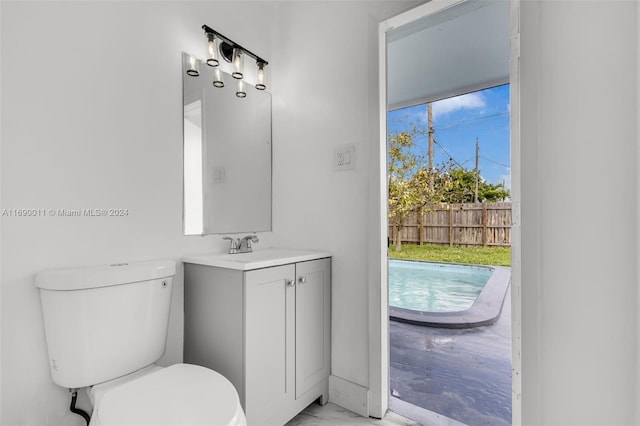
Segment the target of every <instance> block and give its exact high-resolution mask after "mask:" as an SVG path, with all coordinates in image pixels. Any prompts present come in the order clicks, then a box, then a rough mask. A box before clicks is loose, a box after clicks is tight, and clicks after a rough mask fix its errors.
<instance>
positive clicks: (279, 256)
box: [182, 248, 331, 271]
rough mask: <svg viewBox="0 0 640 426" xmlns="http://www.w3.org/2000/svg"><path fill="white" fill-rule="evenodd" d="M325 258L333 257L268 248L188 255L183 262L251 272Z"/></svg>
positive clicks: (317, 252)
mask: <svg viewBox="0 0 640 426" xmlns="http://www.w3.org/2000/svg"><path fill="white" fill-rule="evenodd" d="M325 257H331V253H330V252H328V251H310V250H290V249H277V248H266V249H256V250H255V251H253V252H251V253H237V254H194V255H187V256H185V257H183V258H182V261H183V262H184V263H194V264H196V265H205V266H215V267H218V268H227V269H236V270H239V271H250V270H252V269H261V268H269V267H271V266H279V265H287V264H290V263H296V262H305V261H308V260H316V259H322V258H325Z"/></svg>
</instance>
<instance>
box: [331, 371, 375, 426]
mask: <svg viewBox="0 0 640 426" xmlns="http://www.w3.org/2000/svg"><path fill="white" fill-rule="evenodd" d="M329 402H332V403H334V404H336V405H339V406H340V407H343V408H346V409H347V410H349V411H353V412H354V413H356V414H359V415H361V416H362V417H369V392H368V389H367V388H365V387H364V386H360V385H358V384H356V383H353V382H350V381H348V380H345V379H343V378H341V377H338V376H333V375H331V376H329Z"/></svg>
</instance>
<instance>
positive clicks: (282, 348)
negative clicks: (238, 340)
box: [244, 265, 295, 425]
mask: <svg viewBox="0 0 640 426" xmlns="http://www.w3.org/2000/svg"><path fill="white" fill-rule="evenodd" d="M294 279H295V267H294V266H293V265H285V266H278V267H273V268H265V269H259V270H255V271H248V272H246V273H245V355H244V356H245V384H246V387H245V395H246V406H245V408H246V415H247V422H248V424H250V425H260V424H266V423H268V422H269V420H270V419H271V418H272V417H274V416H276V417H277V416H278V415H279V414H280V413H281V412H282V411H283V410H286V407H287V405H288V404H290V401H293V400H294V394H295V392H294V386H295V382H294V374H295V371H294V363H293V359H294V356H295V353H294V350H295V345H294V338H295V329H294V324H293V320H294V317H295V306H294V304H295V287H294V286H293V284H294V282H293V280H294Z"/></svg>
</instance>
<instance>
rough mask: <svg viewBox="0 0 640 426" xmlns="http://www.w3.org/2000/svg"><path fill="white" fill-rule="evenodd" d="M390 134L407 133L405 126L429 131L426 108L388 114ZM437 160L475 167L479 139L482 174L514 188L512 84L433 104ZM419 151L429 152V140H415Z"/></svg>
mask: <svg viewBox="0 0 640 426" xmlns="http://www.w3.org/2000/svg"><path fill="white" fill-rule="evenodd" d="M387 118H388V124H387V125H388V129H389V132H390V133H398V132H401V131H403V130H406V127H407V124H406V123H413V124H416V125H418V126H422V127H423V128H424V129H426V128H427V105H426V104H423V105H416V106H413V107H408V108H403V109H400V110H396V111H390V112H389V113H388V116H387ZM433 127H434V129H435V140H436V144H435V146H434V152H435V155H434V157H435V161H434V164H436V165H439V164H441V163H442V162H445V161H448V160H449V158H450V157H452V158H453V159H454V160H455V162H456V164H459V165H461V166H463V167H464V168H466V169H473V168H474V167H475V149H476V148H475V147H476V138H478V141H479V144H480V175H481V176H482V177H483V178H484V179H485V180H487V181H488V182H490V183H502V182H505V184H506V186H507V188H510V187H511V169H510V167H509V166H510V142H509V85H508V84H506V85H503V86H497V87H493V88H490V89H485V90H481V91H479V92H473V93H468V94H466V95H461V96H456V97H453V98H448V99H444V100H442V101H438V102H434V103H433ZM416 148H417V150H418V151H419V152H421V153H424V155H425V158H426V153H427V149H428V138H427V136H426V132H425V135H424V136H419V137H417V138H416Z"/></svg>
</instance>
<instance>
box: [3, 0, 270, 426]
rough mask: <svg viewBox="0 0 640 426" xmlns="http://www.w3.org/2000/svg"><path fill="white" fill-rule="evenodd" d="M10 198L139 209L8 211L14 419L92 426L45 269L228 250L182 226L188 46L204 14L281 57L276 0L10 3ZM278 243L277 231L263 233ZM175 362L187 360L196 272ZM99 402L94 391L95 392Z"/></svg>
mask: <svg viewBox="0 0 640 426" xmlns="http://www.w3.org/2000/svg"><path fill="white" fill-rule="evenodd" d="M0 7H1V12H2V13H1V15H2V23H1V31H2V45H1V48H2V86H1V91H2V130H1V131H2V133H1V137H2V208H3V209H11V208H38V209H50V208H54V209H56V208H60V209H63V208H64V209H76V208H96V207H100V208H126V209H128V211H129V214H128V216H126V217H117V218H102V217H101V218H96V217H50V216H48V217H36V218H21V217H2V255H3V257H2V283H1V291H2V319H1V322H2V335H1V336H2V365H1V371H2V373H1V377H2V379H1V380H2V390H3V392H2V405H1V407H2V408H1V410H0V411H1V418H0V423H1V424H3V425H12V426H13V425H34V426H42V425H59V426H65V425H81V424H83V421H82V419H81V418H80V417H79V416H76V415H74V414H71V413H70V412H69V411H68V405H69V400H70V399H69V393H68V391H67V390H65V389H62V388H59V387H57V386H55V385H54V384H53V383H52V382H51V379H50V375H49V370H48V361H47V354H46V345H45V336H44V329H43V325H42V315H41V312H40V301H39V296H38V293H37V291H36V289H35V287H34V283H33V277H34V274H35V273H36V272H37V271H40V270H44V269H48V268H58V267H71V266H84V265H92V264H103V263H114V262H121V261H135V260H142V259H159V258H169V259H176V260H178V259H179V258H180V257H181V256H182V255H183V254H185V253H189V252H202V251H206V250H212V251H217V252H222V251H223V250H224V244H223V241H222V240H221V237H220V236H219V235H213V236H208V237H196V236H194V237H183V236H182V106H181V100H182V74H181V52H182V51H183V50H186V51H190V52H193V53H195V54H199V55H201V56H203V55H204V35H203V32H202V30H201V29H200V26H201V25H202V24H204V23H207V24H209V25H210V26H212V27H214V28H217V29H218V30H219V31H221V32H222V33H223V34H226V35H229V36H230V37H234V38H236V39H237V41H238V42H240V43H243V44H244V43H246V44H247V45H248V46H251V49H252V50H254V51H256V52H260V54H262V55H264V56H265V57H270V56H271V47H272V46H271V42H270V37H265V36H264V34H267V35H268V34H269V33H270V28H271V23H272V14H271V10H272V7H270V6H268V5H265V4H263V3H262V2H257V3H249V2H228V3H222V2H215V3H211V2H207V3H205V2H193V3H186V2H158V3H156V2H154V3H151V2H42V3H40V2H6V1H3V2H2V3H1V6H0ZM260 237H261V240H262V241H261V244H265V245H269V244H270V243H269V241H270V239H271V234H270V233H266V234H261V235H260ZM175 283H176V286H175V291H174V299H173V305H172V318H171V326H170V335H169V344H168V347H167V353H166V356H165V357H164V359H163V363H164V364H171V363H174V362H178V361H181V360H182V324H183V319H182V318H183V314H182V268H179V270H178V275H177V277H176V282H175ZM81 405H84V406H86V400H82V401H81Z"/></svg>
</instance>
